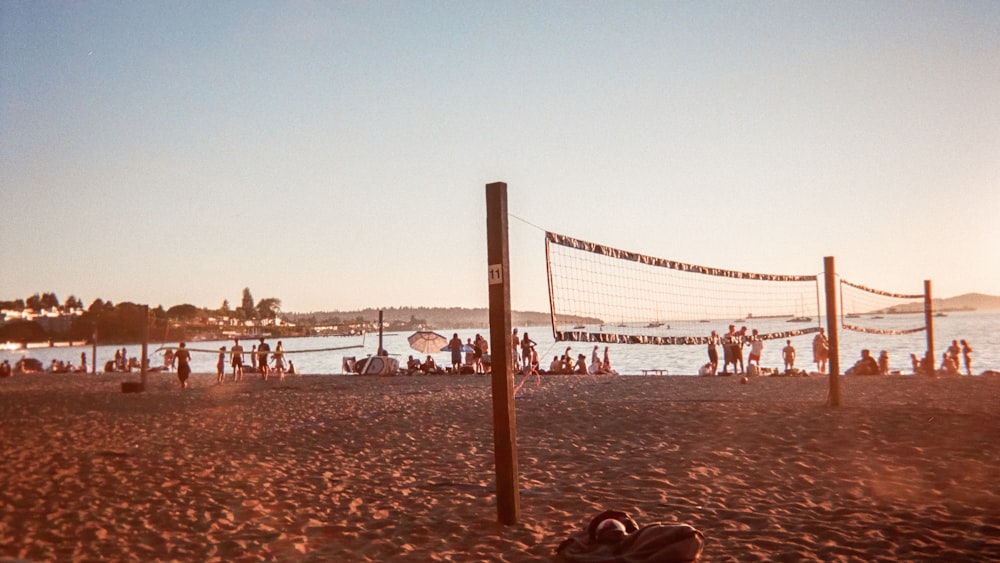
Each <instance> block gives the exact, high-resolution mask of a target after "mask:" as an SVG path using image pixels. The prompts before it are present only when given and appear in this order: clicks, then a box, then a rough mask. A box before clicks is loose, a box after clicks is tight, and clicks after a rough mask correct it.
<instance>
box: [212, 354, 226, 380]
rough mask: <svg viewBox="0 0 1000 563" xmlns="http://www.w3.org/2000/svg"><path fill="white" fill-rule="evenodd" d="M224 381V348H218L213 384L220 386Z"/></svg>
mask: <svg viewBox="0 0 1000 563" xmlns="http://www.w3.org/2000/svg"><path fill="white" fill-rule="evenodd" d="M225 380H226V347H225V346H220V347H219V361H217V362H216V363H215V382H216V383H217V384H219V385H222V382H223V381H225Z"/></svg>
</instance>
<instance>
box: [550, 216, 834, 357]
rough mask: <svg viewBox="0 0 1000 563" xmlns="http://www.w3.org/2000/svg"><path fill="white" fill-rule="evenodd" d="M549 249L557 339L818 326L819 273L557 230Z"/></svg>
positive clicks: (694, 340)
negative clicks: (725, 264) (705, 260)
mask: <svg viewBox="0 0 1000 563" xmlns="http://www.w3.org/2000/svg"><path fill="white" fill-rule="evenodd" d="M545 252H546V265H547V271H548V284H549V305H550V309H551V314H552V332H553V336H554V337H555V339H556V340H557V341H574V342H599V343H608V344H661V345H669V344H705V343H707V342H708V337H709V334H710V333H711V331H712V330H718V331H719V332H720V333H721V332H723V331H724V330H725V327H727V326H728V325H730V324H737V325H740V326H747V327H749V328H756V329H758V331H759V332H760V335H761V337H762V338H764V339H776V338H788V337H791V336H797V335H801V334H806V333H810V332H816V331H818V330H819V327H820V322H821V318H820V305H819V303H820V295H819V285H818V284H819V277H818V276H816V275H783V274H760V273H751V272H739V271H735V270H727V269H723V268H714V267H707V266H699V265H694V264H687V263H683V262H678V261H675V260H668V259H664V258H656V257H653V256H647V255H644V254H639V253H636V252H630V251H627V250H622V249H618V248H612V247H609V246H606V245H602V244H597V243H593V242H588V241H584V240H580V239H576V238H573V237H569V236H565V235H560V234H556V233H552V232H546V236H545ZM569 318H572V319H573V320H572V321H561V320H560V319H569ZM581 319H582V320H581Z"/></svg>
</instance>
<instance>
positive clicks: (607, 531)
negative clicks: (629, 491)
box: [556, 510, 705, 563]
mask: <svg viewBox="0 0 1000 563" xmlns="http://www.w3.org/2000/svg"><path fill="white" fill-rule="evenodd" d="M608 521H612V522H608ZM704 546H705V536H704V534H702V533H701V532H699V531H698V530H696V529H694V528H692V527H691V526H688V525H687V524H659V523H657V524H649V525H648V526H643V527H642V528H640V527H639V525H638V524H636V523H635V520H633V519H632V517H631V516H629V515H628V514H627V513H625V512H621V511H618V510H606V511H604V512H602V513H600V514H598V515H597V516H595V517H594V518H593V519H592V520H591V521H590V525H589V526H587V529H586V530H581V531H579V532H574V533H573V534H571V535H570V536H569V538H568V539H566V540H565V541H563V542H562V543H561V544H559V547H558V548H557V549H556V553H557V554H559V556H560V558H561V559H562V560H563V561H568V562H570V563H654V562H655V563H687V562H691V561H697V560H698V558H699V557H701V550H702V548H703V547H704Z"/></svg>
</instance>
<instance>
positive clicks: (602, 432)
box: [0, 374, 1000, 562]
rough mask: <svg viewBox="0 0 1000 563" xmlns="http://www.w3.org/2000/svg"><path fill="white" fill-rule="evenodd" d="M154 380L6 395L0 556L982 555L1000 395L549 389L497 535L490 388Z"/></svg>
mask: <svg viewBox="0 0 1000 563" xmlns="http://www.w3.org/2000/svg"><path fill="white" fill-rule="evenodd" d="M149 377H150V383H149V386H148V388H147V390H146V392H144V393H139V394H123V393H121V391H120V383H121V382H122V381H123V380H124V379H126V378H125V377H124V376H122V375H115V376H92V375H82V376H81V375H50V374H36V375H21V376H16V377H13V378H8V379H4V380H0V424H2V427H3V429H2V430H0V436H2V446H3V450H4V457H3V459H4V462H3V468H2V470H0V506H2V507H3V510H2V515H0V560H2V559H23V560H32V561H52V560H58V561H68V560H130V561H148V560H178V561H251V560H259V559H264V560H280V561H285V560H299V561H345V562H353V561H373V562H374V561H516V562H523V561H553V560H555V555H554V552H555V549H556V547H557V546H558V545H559V543H560V541H562V540H563V539H565V538H566V536H567V535H568V534H570V533H571V532H574V531H576V530H578V529H580V528H581V527H582V526H584V525H586V523H587V522H588V520H589V519H590V517H591V516H593V515H594V514H595V513H597V512H599V511H601V510H604V509H606V508H615V509H620V510H625V511H628V512H629V513H631V514H632V516H633V517H634V518H635V519H636V520H637V521H638V522H639V524H640V525H642V524H648V523H652V522H667V523H687V524H691V525H693V526H695V527H696V528H698V529H699V530H701V531H702V532H703V533H704V534H705V538H706V545H705V550H704V554H703V556H702V561H790V562H791V561H987V560H997V559H1000V441H998V436H1000V409H998V407H1000V377H987V376H984V377H961V378H958V377H956V378H947V379H943V378H937V379H925V378H914V377H892V376H890V377H867V378H843V385H842V403H843V404H842V406H841V407H839V408H830V407H828V406H826V405H825V402H826V397H827V389H828V381H827V379H826V378H825V377H808V378H756V379H754V380H752V381H751V382H750V384H748V385H741V384H739V382H738V381H737V380H736V379H735V378H721V377H720V378H695V377H648V378H643V377H606V376H602V377H590V376H583V377H571V376H552V377H547V378H546V377H543V381H542V384H541V386H540V387H536V386H535V383H534V382H530V383H528V384H527V385H526V386H525V387H524V388H523V390H522V391H521V393H520V395H519V397H518V399H517V429H518V448H519V471H520V482H521V522H520V523H519V524H517V525H514V526H507V527H504V526H500V525H499V524H497V511H496V500H495V496H494V489H493V475H494V466H493V463H494V459H493V445H492V442H493V434H492V432H493V430H492V412H491V408H492V407H491V398H490V385H489V381H488V379H487V378H485V377H476V376H461V377H445V376H442V377H395V378H365V377H347V376H293V377H289V378H287V379H286V381H285V382H284V383H278V382H275V381H272V382H268V383H264V382H263V381H260V380H259V379H257V378H254V377H248V379H247V380H246V381H244V382H242V383H239V384H233V383H227V384H226V385H223V386H216V385H214V375H208V374H196V375H195V376H194V377H193V379H192V388H190V389H188V390H186V391H181V390H180V389H179V388H178V387H177V385H176V380H175V379H174V376H173V375H168V374H150V376H149ZM135 378H137V376H135V375H133V376H132V379H135Z"/></svg>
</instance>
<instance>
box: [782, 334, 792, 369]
mask: <svg viewBox="0 0 1000 563" xmlns="http://www.w3.org/2000/svg"><path fill="white" fill-rule="evenodd" d="M781 357H782V359H784V360H785V373H789V372H791V371H792V370H793V369H795V347H794V346H792V341H791V340H786V341H785V347H784V348H782V349H781Z"/></svg>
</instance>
